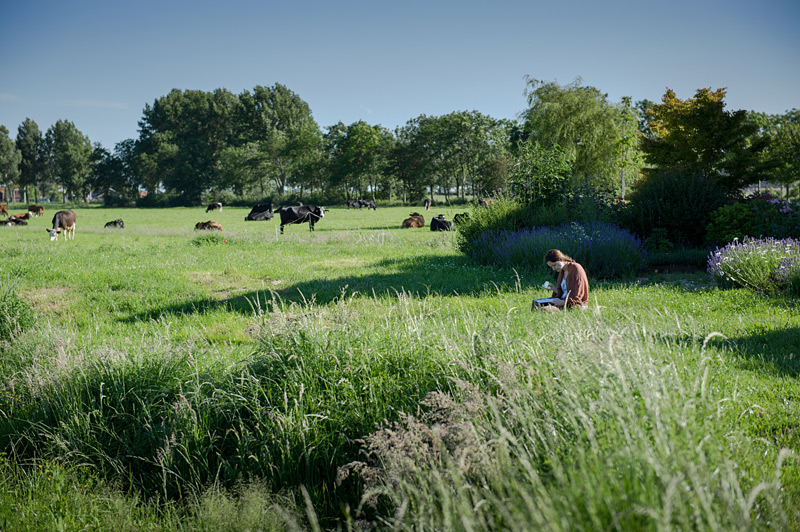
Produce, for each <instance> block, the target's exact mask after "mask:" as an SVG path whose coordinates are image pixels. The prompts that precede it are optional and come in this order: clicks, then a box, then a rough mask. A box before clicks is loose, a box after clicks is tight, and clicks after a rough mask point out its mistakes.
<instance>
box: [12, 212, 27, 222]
mask: <svg viewBox="0 0 800 532" xmlns="http://www.w3.org/2000/svg"><path fill="white" fill-rule="evenodd" d="M8 219H9V220H30V219H31V213H29V212H23V213H20V214H12V215H11V216H9V217H8Z"/></svg>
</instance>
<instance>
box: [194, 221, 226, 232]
mask: <svg viewBox="0 0 800 532" xmlns="http://www.w3.org/2000/svg"><path fill="white" fill-rule="evenodd" d="M194 230H195V231H222V225H221V224H220V223H218V222H215V221H214V220H209V221H207V222H197V223H196V224H194Z"/></svg>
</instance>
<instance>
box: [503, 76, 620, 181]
mask: <svg viewBox="0 0 800 532" xmlns="http://www.w3.org/2000/svg"><path fill="white" fill-rule="evenodd" d="M527 83H528V85H527V89H526V94H527V98H528V109H527V110H526V111H525V112H524V115H523V123H522V128H521V130H520V131H518V133H517V135H516V136H517V137H518V138H519V139H520V140H533V141H535V142H538V143H539V144H540V145H542V146H544V147H549V146H554V145H558V146H560V147H561V149H562V150H563V151H565V152H566V153H567V154H569V155H570V156H572V157H573V158H574V161H575V162H574V165H573V168H572V172H573V176H572V177H573V179H572V180H573V184H574V185H582V184H592V185H594V186H595V187H596V188H606V189H608V188H610V187H611V186H616V185H615V184H616V176H617V175H618V172H617V168H616V166H617V160H618V157H617V155H618V152H619V139H620V137H621V136H622V132H621V125H622V124H623V123H625V121H622V120H620V118H619V115H620V110H619V109H618V108H617V107H615V106H614V105H612V104H611V103H610V102H609V101H608V95H607V94H604V93H602V92H600V91H599V90H598V89H596V88H594V87H591V86H583V85H582V84H581V83H582V80H581V79H580V78H577V79H576V80H575V81H574V82H572V83H570V84H569V85H563V86H562V85H559V84H558V83H557V82H544V81H540V80H536V79H532V78H528V81H527Z"/></svg>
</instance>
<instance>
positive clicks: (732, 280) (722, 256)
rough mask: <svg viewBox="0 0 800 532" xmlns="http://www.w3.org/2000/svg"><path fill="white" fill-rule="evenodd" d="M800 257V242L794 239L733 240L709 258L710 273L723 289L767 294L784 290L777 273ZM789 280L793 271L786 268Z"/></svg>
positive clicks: (790, 268)
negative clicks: (787, 261)
mask: <svg viewBox="0 0 800 532" xmlns="http://www.w3.org/2000/svg"><path fill="white" fill-rule="evenodd" d="M798 256H800V241H797V240H793V239H791V238H788V239H784V240H776V239H774V238H765V239H753V238H746V239H745V240H744V241H743V242H738V241H736V240H734V241H733V242H731V243H730V244H728V245H727V246H725V247H723V248H717V249H716V250H714V251H713V252H712V253H711V255H710V257H709V259H708V273H710V274H711V277H713V278H714V280H715V281H716V282H717V284H718V285H719V286H721V287H725V288H728V287H742V288H750V289H752V290H755V291H756V292H761V293H767V292H772V291H775V290H779V289H783V288H784V287H783V286H782V285H781V284H780V281H778V280H777V279H776V275H775V272H776V270H778V268H779V266H780V265H781V263H782V262H783V261H784V260H785V259H787V258H790V257H798ZM785 268H786V271H787V278H788V276H789V275H791V274H790V273H789V272H791V271H794V270H793V268H792V267H788V266H785Z"/></svg>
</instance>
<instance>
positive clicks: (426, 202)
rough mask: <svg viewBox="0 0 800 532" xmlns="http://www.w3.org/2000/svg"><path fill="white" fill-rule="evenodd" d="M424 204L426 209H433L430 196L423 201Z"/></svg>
mask: <svg viewBox="0 0 800 532" xmlns="http://www.w3.org/2000/svg"><path fill="white" fill-rule="evenodd" d="M423 204H424V205H425V210H426V211H429V210H430V209H431V200H430V198H425V201H424V202H423Z"/></svg>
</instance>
